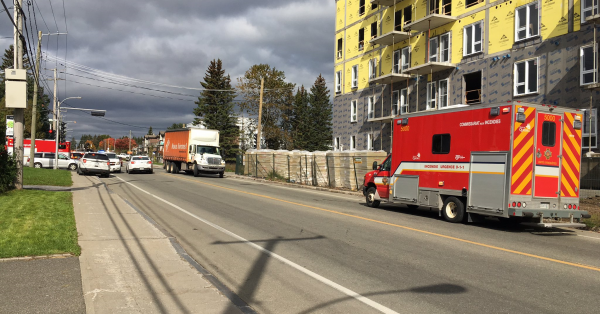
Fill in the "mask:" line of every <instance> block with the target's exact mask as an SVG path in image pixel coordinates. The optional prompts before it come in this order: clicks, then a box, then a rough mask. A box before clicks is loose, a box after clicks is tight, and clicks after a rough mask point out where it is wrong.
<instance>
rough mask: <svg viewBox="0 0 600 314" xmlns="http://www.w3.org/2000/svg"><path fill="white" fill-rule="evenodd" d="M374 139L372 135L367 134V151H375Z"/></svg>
mask: <svg viewBox="0 0 600 314" xmlns="http://www.w3.org/2000/svg"><path fill="white" fill-rule="evenodd" d="M374 144H375V143H374V137H373V134H372V133H367V150H373V149H374V148H375V145H374Z"/></svg>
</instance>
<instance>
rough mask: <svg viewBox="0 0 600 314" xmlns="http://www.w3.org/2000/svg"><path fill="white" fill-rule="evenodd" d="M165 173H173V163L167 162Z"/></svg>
mask: <svg viewBox="0 0 600 314" xmlns="http://www.w3.org/2000/svg"><path fill="white" fill-rule="evenodd" d="M165 171H166V172H167V173H171V162H170V161H165Z"/></svg>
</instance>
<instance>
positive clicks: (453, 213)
mask: <svg viewBox="0 0 600 314" xmlns="http://www.w3.org/2000/svg"><path fill="white" fill-rule="evenodd" d="M442 215H444V219H446V220H447V221H449V222H461V221H463V218H464V217H465V204H463V202H462V201H461V200H460V199H458V198H456V197H454V196H450V197H448V198H447V199H446V200H445V201H444V206H442Z"/></svg>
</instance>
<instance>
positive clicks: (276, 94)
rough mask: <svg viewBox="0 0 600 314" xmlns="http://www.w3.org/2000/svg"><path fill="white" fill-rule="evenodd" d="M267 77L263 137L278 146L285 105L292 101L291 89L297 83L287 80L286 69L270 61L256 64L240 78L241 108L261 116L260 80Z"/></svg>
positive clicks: (263, 111) (276, 147) (272, 144)
mask: <svg viewBox="0 0 600 314" xmlns="http://www.w3.org/2000/svg"><path fill="white" fill-rule="evenodd" d="M261 78H264V92H263V105H262V121H261V133H262V134H261V137H262V138H263V139H264V142H265V144H266V146H267V148H269V149H279V148H280V147H281V145H282V143H283V142H284V135H285V134H284V132H283V130H282V129H281V123H282V116H283V112H284V111H285V106H288V105H290V97H289V96H290V91H291V90H293V88H294V86H295V84H293V83H287V82H285V73H284V72H283V71H279V70H277V69H275V68H271V66H270V65H268V64H257V65H253V66H252V67H250V69H248V71H246V73H245V74H244V76H243V77H241V78H239V79H238V83H239V85H238V88H239V89H240V90H241V91H242V96H243V101H242V102H241V103H240V108H241V109H242V110H245V111H246V112H248V113H249V114H250V115H252V116H256V117H258V110H259V98H260V81H261Z"/></svg>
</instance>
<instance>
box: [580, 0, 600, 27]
mask: <svg viewBox="0 0 600 314" xmlns="http://www.w3.org/2000/svg"><path fill="white" fill-rule="evenodd" d="M596 14H598V0H581V23H585V19H586V18H587V17H590V16H594V15H596Z"/></svg>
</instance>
